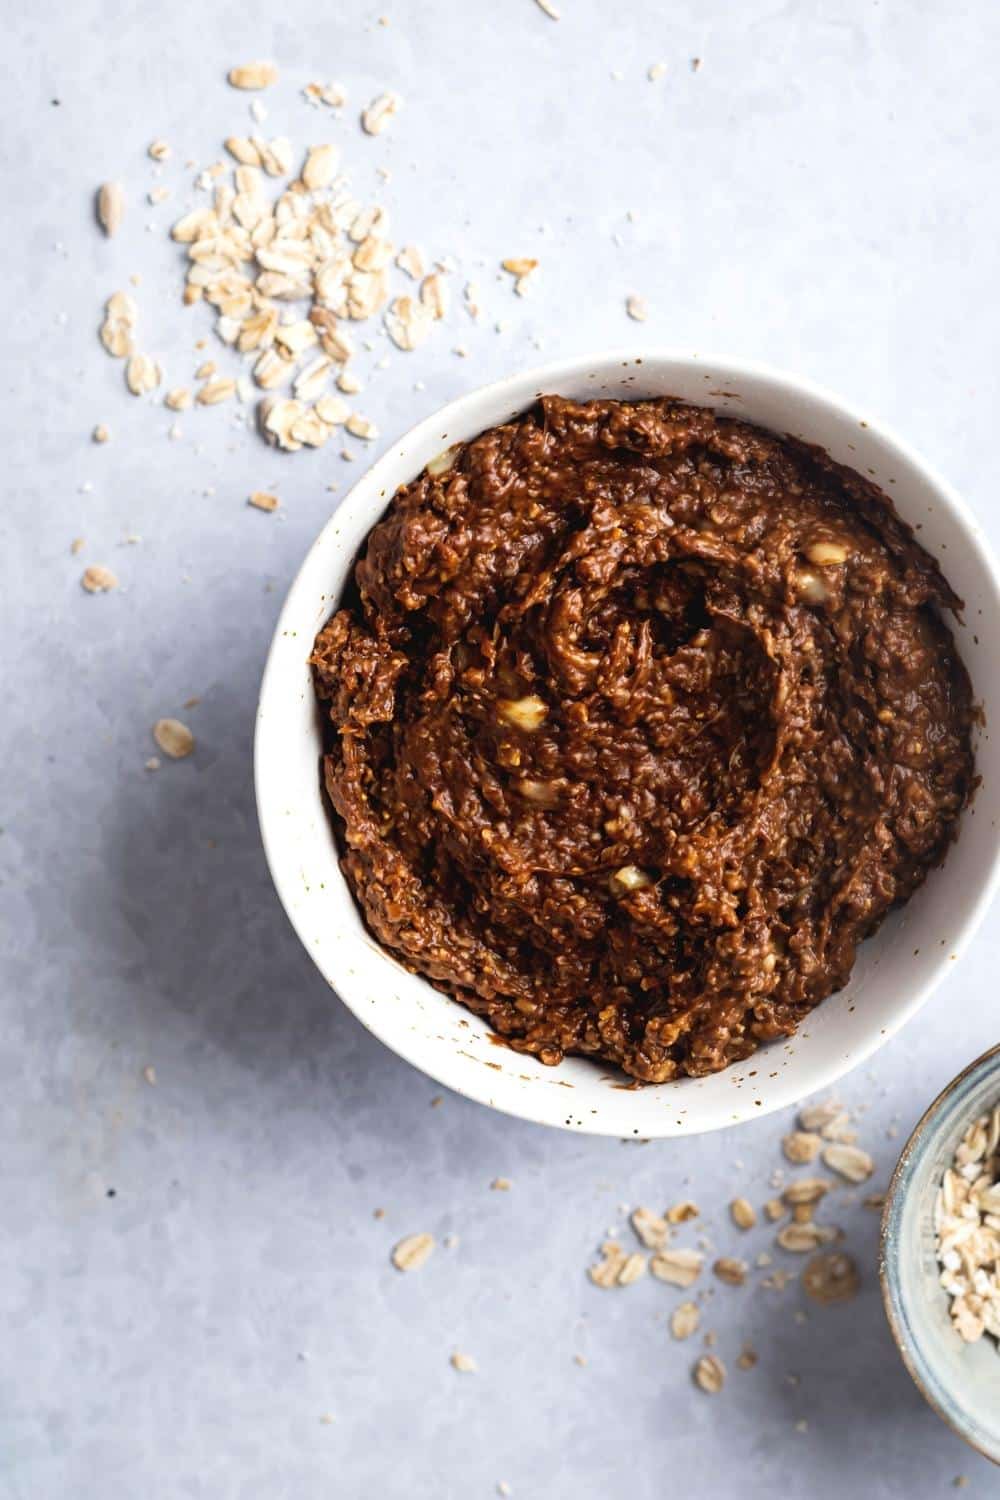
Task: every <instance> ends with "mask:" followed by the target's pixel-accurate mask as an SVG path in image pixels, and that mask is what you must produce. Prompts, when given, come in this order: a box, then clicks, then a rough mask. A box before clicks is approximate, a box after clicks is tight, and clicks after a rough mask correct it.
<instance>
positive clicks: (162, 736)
mask: <svg viewBox="0 0 1000 1500" xmlns="http://www.w3.org/2000/svg"><path fill="white" fill-rule="evenodd" d="M153 739H154V740H155V741H156V743H157V744H158V745H159V747H160V749H161V750H162V751H163V753H164V755H169V756H170V759H171V760H183V759H184V758H185V756H188V755H190V754H191V752H192V750H193V749H194V735H193V734H192V733H191V731H190V729H189V728H188V727H187V725H186V724H182V723H181V721H180V719H157V721H156V723H155V724H154V725H153Z"/></svg>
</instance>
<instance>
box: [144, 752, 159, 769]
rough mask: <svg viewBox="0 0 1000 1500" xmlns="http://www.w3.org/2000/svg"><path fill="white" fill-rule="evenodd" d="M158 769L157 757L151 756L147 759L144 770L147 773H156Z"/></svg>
mask: <svg viewBox="0 0 1000 1500" xmlns="http://www.w3.org/2000/svg"><path fill="white" fill-rule="evenodd" d="M159 769H160V757H159V756H158V755H151V756H150V757H149V759H148V760H147V762H146V765H145V770H147V771H158V770H159Z"/></svg>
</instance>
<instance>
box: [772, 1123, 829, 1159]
mask: <svg viewBox="0 0 1000 1500" xmlns="http://www.w3.org/2000/svg"><path fill="white" fill-rule="evenodd" d="M822 1144H823V1142H822V1141H821V1140H820V1138H819V1136H818V1135H815V1134H814V1133H813V1132H812V1131H807V1130H793V1131H791V1132H790V1133H789V1134H788V1135H786V1136H785V1137H784V1139H783V1140H782V1142H781V1149H782V1151H783V1152H784V1153H785V1156H786V1157H787V1158H788V1160H789V1161H791V1162H795V1163H796V1164H797V1165H798V1164H801V1163H802V1162H807V1161H815V1160H816V1157H817V1156H818V1155H819V1150H820V1147H821V1146H822Z"/></svg>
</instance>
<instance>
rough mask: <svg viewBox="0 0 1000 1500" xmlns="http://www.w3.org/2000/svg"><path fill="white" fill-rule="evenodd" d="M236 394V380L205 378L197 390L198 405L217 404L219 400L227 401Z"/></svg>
mask: <svg viewBox="0 0 1000 1500" xmlns="http://www.w3.org/2000/svg"><path fill="white" fill-rule="evenodd" d="M235 395H236V381H235V380H224V379H222V378H220V379H218V380H207V381H206V382H205V384H204V385H203V386H202V387H201V389H200V390H199V392H198V396H197V401H198V405H199V406H218V404H219V402H220V401H229V400H231V399H232V397H233V396H235Z"/></svg>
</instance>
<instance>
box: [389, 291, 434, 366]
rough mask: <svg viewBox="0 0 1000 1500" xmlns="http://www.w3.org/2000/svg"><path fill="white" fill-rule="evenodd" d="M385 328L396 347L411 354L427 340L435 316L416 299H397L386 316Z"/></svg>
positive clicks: (406, 297)
mask: <svg viewBox="0 0 1000 1500" xmlns="http://www.w3.org/2000/svg"><path fill="white" fill-rule="evenodd" d="M385 326H386V330H387V332H388V334H389V337H390V338H391V339H392V341H393V343H394V344H395V345H396V347H397V348H398V349H403V350H405V351H406V352H407V353H410V352H411V351H412V350H414V349H416V348H417V347H418V346H419V345H420V344H422V343H423V342H424V340H425V339H426V338H427V335H428V334H429V333H430V331H431V329H432V328H433V326H434V315H433V313H431V312H430V311H429V310H428V309H427V308H426V307H425V306H424V305H423V303H422V302H420V301H419V300H418V299H417V298H416V297H409V296H403V297H397V298H396V299H395V301H394V302H393V303H392V305H391V306H390V308H389V311H388V312H387V313H386V315H385Z"/></svg>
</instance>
